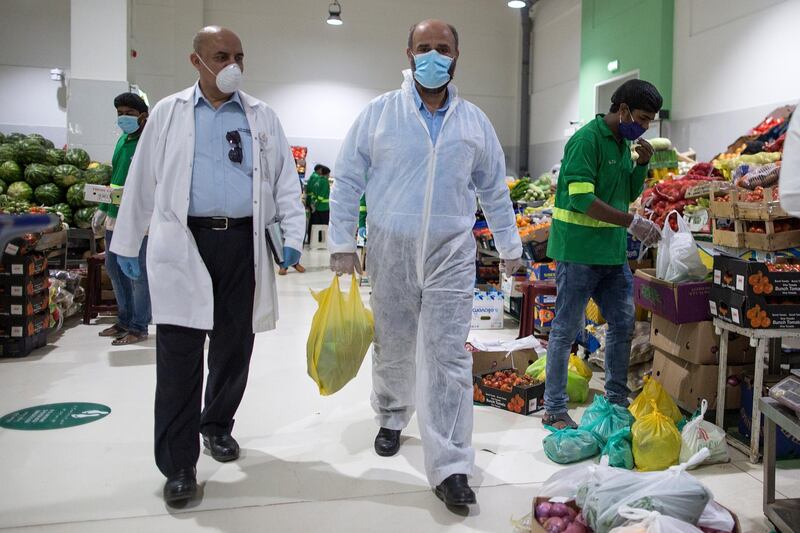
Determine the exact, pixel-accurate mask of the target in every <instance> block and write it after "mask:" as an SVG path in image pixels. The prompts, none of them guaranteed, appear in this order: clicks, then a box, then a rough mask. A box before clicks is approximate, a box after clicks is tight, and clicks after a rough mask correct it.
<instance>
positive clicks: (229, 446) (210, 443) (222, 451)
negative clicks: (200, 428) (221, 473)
mask: <svg viewBox="0 0 800 533" xmlns="http://www.w3.org/2000/svg"><path fill="white" fill-rule="evenodd" d="M203 445H204V446H205V447H206V449H207V450H208V451H210V452H211V457H213V458H214V459H216V460H217V461H219V462H220V463H227V462H229V461H235V460H236V459H238V458H239V443H238V442H236V439H234V438H233V437H231V435H230V433H228V434H227V435H203Z"/></svg>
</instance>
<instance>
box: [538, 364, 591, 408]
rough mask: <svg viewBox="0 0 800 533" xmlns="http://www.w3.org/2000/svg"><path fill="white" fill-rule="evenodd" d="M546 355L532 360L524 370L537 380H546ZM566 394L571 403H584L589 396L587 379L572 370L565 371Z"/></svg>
mask: <svg viewBox="0 0 800 533" xmlns="http://www.w3.org/2000/svg"><path fill="white" fill-rule="evenodd" d="M546 366H547V357H542V358H539V359H537V360H536V361H534V362H533V364H532V365H531V366H529V367H528V369H527V370H526V371H525V373H526V374H528V375H529V376H531V377H532V378H534V379H536V380H537V381H546V378H547V376H546V373H545V367H546ZM567 396H569V401H570V402H573V403H584V402H585V401H586V399H587V398H588V397H589V380H588V379H585V378H584V377H583V376H581V375H580V374H578V373H577V372H575V371H573V370H568V371H567Z"/></svg>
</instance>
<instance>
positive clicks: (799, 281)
mask: <svg viewBox="0 0 800 533" xmlns="http://www.w3.org/2000/svg"><path fill="white" fill-rule="evenodd" d="M775 263H776V264H777V265H798V271H797V272H770V271H769V268H768V266H767V264H766V263H761V262H758V261H746V260H744V259H739V258H738V257H729V256H726V255H716V256H714V279H713V283H714V286H715V287H724V288H726V289H729V290H731V291H734V292H738V293H739V294H743V295H745V296H751V297H752V296H763V295H765V294H769V295H770V296H800V260H797V259H788V258H778V259H776V260H775ZM767 291H768V292H767Z"/></svg>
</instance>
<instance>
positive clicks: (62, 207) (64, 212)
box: [50, 203, 72, 225]
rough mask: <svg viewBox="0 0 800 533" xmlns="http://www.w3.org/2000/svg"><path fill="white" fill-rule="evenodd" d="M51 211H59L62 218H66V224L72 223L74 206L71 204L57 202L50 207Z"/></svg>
mask: <svg viewBox="0 0 800 533" xmlns="http://www.w3.org/2000/svg"><path fill="white" fill-rule="evenodd" d="M50 211H51V212H52V213H58V214H59V215H61V218H63V219H64V222H65V223H66V224H70V225H71V224H72V208H71V207H70V206H69V204H64V203H61V204H56V205H54V206H53V207H51V208H50Z"/></svg>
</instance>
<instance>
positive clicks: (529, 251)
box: [522, 242, 547, 261]
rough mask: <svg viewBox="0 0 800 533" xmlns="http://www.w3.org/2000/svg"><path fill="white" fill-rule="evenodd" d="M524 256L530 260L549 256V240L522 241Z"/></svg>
mask: <svg viewBox="0 0 800 533" xmlns="http://www.w3.org/2000/svg"><path fill="white" fill-rule="evenodd" d="M522 258H523V259H526V260H528V261H541V260H543V259H546V258H547V242H526V243H522Z"/></svg>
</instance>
